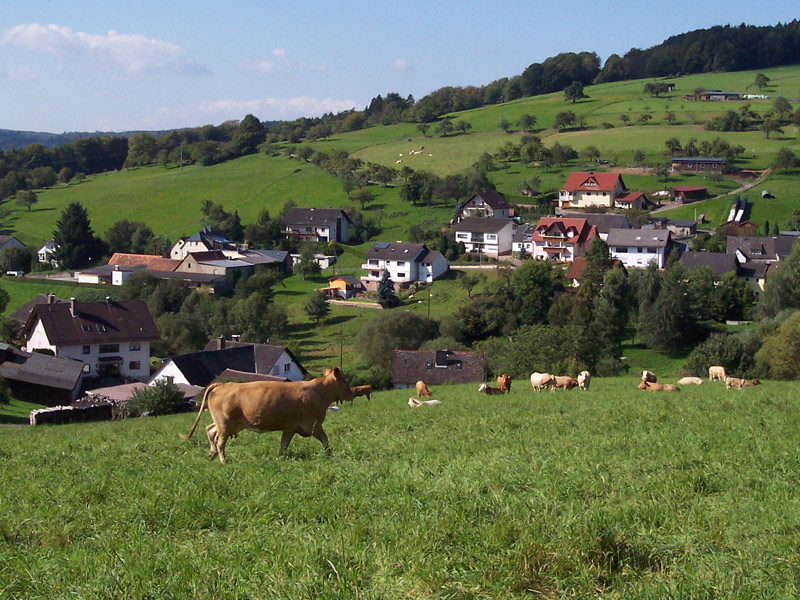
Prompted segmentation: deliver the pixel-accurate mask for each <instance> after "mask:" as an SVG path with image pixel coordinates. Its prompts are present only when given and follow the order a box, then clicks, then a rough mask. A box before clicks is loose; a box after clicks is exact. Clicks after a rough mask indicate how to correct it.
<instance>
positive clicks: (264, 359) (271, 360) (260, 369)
mask: <svg viewBox="0 0 800 600" xmlns="http://www.w3.org/2000/svg"><path fill="white" fill-rule="evenodd" d="M221 344H222V345H223V347H224V348H225V349H227V348H250V349H251V352H252V356H253V361H254V362H253V364H254V365H255V367H254V368H253V369H244V370H246V371H249V372H251V373H269V372H270V371H272V367H274V366H275V363H276V362H277V360H278V359H279V358H280V357H281V354H283V353H284V352H286V353H287V354H288V355H289V358H291V359H292V360H293V361H294V362H295V363H296V364H297V366H298V367H299V368H300V371H301V372H302V373H303V375H307V374H308V371H306V369H305V367H303V365H302V364H301V363H300V361H299V360H298V359H297V357H296V356H295V355H294V353H293V352H292V351H291V350H289V348H287V347H286V346H277V345H274V344H256V343H253V342H234V341H232V340H225V339H222V338H212V339H210V340H208V343H207V344H206V347H205V348H203V351H204V352H210V351H216V350H218V348H219V347H220V345H221Z"/></svg>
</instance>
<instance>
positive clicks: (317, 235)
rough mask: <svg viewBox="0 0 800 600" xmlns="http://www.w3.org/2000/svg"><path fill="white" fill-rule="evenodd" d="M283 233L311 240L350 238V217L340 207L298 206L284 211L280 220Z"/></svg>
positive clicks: (328, 240) (342, 239)
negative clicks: (284, 214)
mask: <svg viewBox="0 0 800 600" xmlns="http://www.w3.org/2000/svg"><path fill="white" fill-rule="evenodd" d="M281 224H282V225H283V227H284V235H285V236H286V237H287V238H296V239H300V240H306V241H312V242H341V243H345V244H346V243H347V242H348V241H349V239H350V230H349V227H350V225H351V224H352V221H351V220H350V217H348V216H347V213H346V212H344V211H343V210H342V209H341V208H300V207H299V206H295V207H293V208H290V209H289V210H288V211H287V212H286V216H285V217H284V218H283V220H282V221H281Z"/></svg>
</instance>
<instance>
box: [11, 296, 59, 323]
mask: <svg viewBox="0 0 800 600" xmlns="http://www.w3.org/2000/svg"><path fill="white" fill-rule="evenodd" d="M53 302H67V300H62V299H61V298H55V297H54V298H53ZM37 304H47V294H36V296H34V298H33V300H30V301H28V302H26V303H25V304H23V305H22V306H21V307H20V308H19V309H18V310H17V311H16V312H15V313H13V314H12V315H11V316H10V317H9V318H10V319H14V320H15V321H19V322H20V323H22V324H23V325H24V324H25V323H26V322H27V320H28V317H29V316H31V313H32V312H33V307H34V306H36V305H37Z"/></svg>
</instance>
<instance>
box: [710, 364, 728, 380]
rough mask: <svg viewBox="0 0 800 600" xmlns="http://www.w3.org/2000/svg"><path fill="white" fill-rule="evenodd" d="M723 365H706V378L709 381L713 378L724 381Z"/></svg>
mask: <svg viewBox="0 0 800 600" xmlns="http://www.w3.org/2000/svg"><path fill="white" fill-rule="evenodd" d="M726 377H727V375H725V367H719V366H715V367H708V379H709V380H710V381H714V380H715V379H719V380H720V381H725V378H726Z"/></svg>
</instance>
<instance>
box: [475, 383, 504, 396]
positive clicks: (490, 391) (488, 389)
mask: <svg viewBox="0 0 800 600" xmlns="http://www.w3.org/2000/svg"><path fill="white" fill-rule="evenodd" d="M478 393H479V394H486V395H487V396H492V395H494V394H504V393H505V392H504V391H503V390H501V389H498V388H493V387H492V386H490V385H486V384H485V383H482V384H481V385H480V387H479V388H478Z"/></svg>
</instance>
